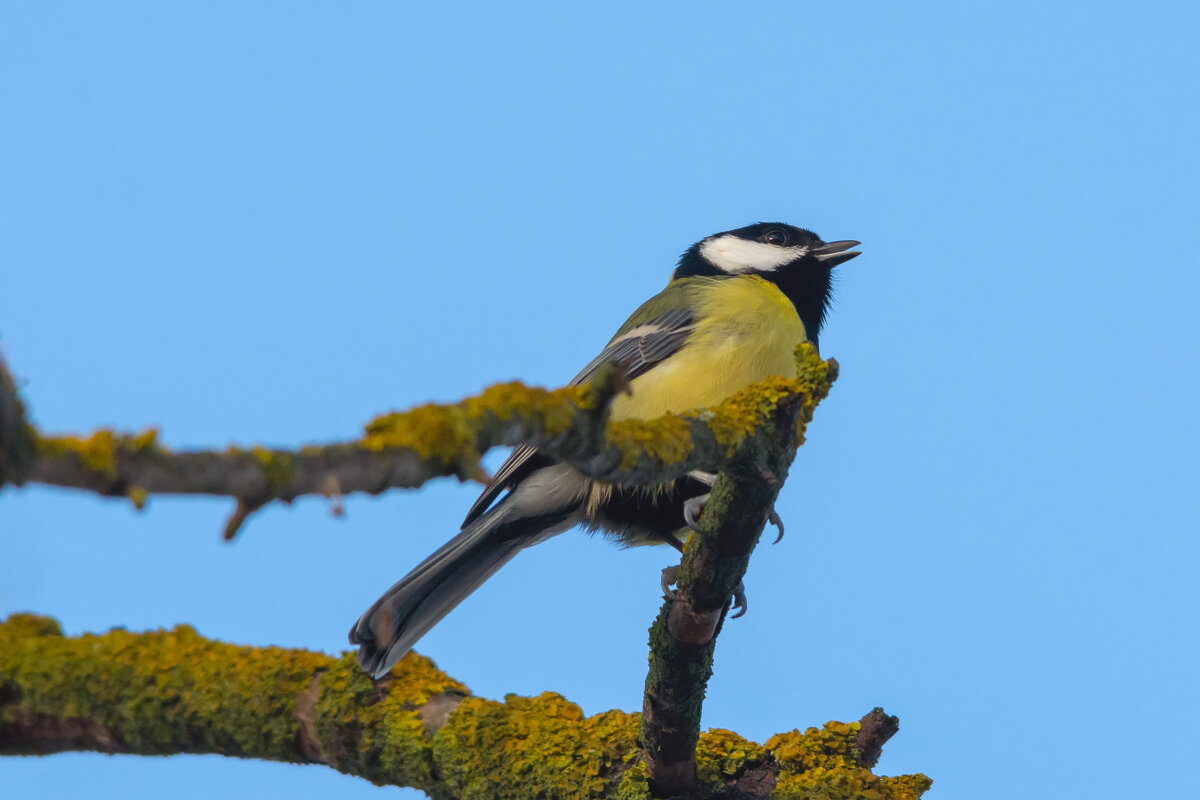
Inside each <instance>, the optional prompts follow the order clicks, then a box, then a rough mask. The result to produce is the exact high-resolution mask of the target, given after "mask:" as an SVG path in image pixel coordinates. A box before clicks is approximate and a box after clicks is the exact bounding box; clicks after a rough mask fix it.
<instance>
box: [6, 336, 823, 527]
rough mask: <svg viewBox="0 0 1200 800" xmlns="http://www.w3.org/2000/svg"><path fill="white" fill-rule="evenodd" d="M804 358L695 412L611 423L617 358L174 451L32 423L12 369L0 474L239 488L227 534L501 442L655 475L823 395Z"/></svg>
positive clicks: (134, 493) (469, 458)
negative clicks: (577, 373) (321, 441)
mask: <svg viewBox="0 0 1200 800" xmlns="http://www.w3.org/2000/svg"><path fill="white" fill-rule="evenodd" d="M800 362H801V364H802V365H803V367H804V370H803V371H802V373H801V377H800V378H798V379H795V380H785V379H783V378H775V379H771V380H769V381H765V382H763V383H761V384H755V385H754V386H751V387H747V389H745V390H743V391H742V392H739V393H738V394H737V395H735V396H734V397H732V398H730V399H729V400H727V401H726V402H724V403H722V404H721V405H719V406H717V407H716V408H713V409H701V410H697V411H696V412H694V413H691V414H686V415H668V416H666V417H663V418H661V419H657V420H650V421H635V420H623V421H621V422H617V423H613V424H610V425H607V426H606V421H607V410H608V407H609V405H610V403H611V400H612V398H613V397H614V396H615V394H616V393H617V392H618V391H621V390H623V389H624V388H625V387H626V384H625V382H624V378H623V376H622V374H621V372H620V370H619V369H616V368H614V367H609V368H606V369H602V370H601V371H600V373H599V374H598V375H597V376H596V378H595V379H594V380H593V381H592V383H590V384H588V385H587V386H583V387H567V388H564V389H558V390H556V391H546V390H543V389H532V388H528V387H525V386H522V385H521V384H517V383H510V384H502V385H498V386H493V387H491V388H489V389H487V390H485V391H484V392H483V393H482V394H480V395H478V396H477V397H472V398H469V399H467V400H464V401H462V402H460V403H455V404H448V405H432V404H431V405H426V406H421V407H418V408H414V409H412V410H410V411H405V412H402V413H392V414H385V415H383V416H380V417H377V418H376V419H374V420H372V421H371V422H370V423H368V424H367V426H366V430H365V433H364V435H363V436H362V437H361V438H360V439H357V440H355V441H352V442H345V443H338V444H329V445H323V446H309V447H302V448H300V449H298V450H280V449H268V448H264V447H254V448H248V449H247V448H237V447H233V448H229V449H227V450H221V451H173V450H171V449H169V448H167V447H164V446H163V445H162V444H161V443H160V441H159V439H158V434H157V431H155V430H153V429H151V430H147V431H145V432H143V433H140V434H129V433H118V432H116V431H112V430H107V429H104V430H99V431H96V432H95V433H92V434H91V435H89V436H86V437H76V436H49V435H44V434H41V433H39V432H38V431H36V430H35V429H33V428H32V427H31V426H29V425H28V424H27V422H26V420H25V419H24V412H23V410H22V408H21V405H20V401H19V398H18V397H17V395H16V392H15V389H13V387H12V385H11V381H8V382H7V383H6V384H4V385H2V386H0V485H2V484H3V482H4V481H7V482H11V483H16V484H21V483H23V482H25V481H34V482H39V483H46V484H52V485H55V486H66V487H72V488H78V489H85V490H89V491H93V492H97V493H99V494H102V495H108V496H128V497H129V498H130V499H132V500H133V502H134V503H136V504H137V505H138V506H139V507H140V506H141V504H142V503H144V502H145V500H146V498H147V497H148V496H150V495H154V494H207V495H224V496H228V497H234V498H237V499H238V509H237V511H236V512H235V514H234V516H233V518H232V519H231V520H230V524H229V525H228V526H227V528H226V535H227V537H228V536H232V535H233V533H234V532H235V531H236V529H237V528H238V526H239V525H240V524H241V522H242V521H243V520H244V519H245V518H246V516H247V515H248V514H249V513H250V512H252V511H253V510H255V509H257V508H259V507H261V506H262V505H264V504H265V503H267V502H270V501H272V500H284V501H291V500H293V499H294V498H296V497H299V496H301V495H308V494H319V495H325V496H335V497H336V496H341V495H343V494H349V493H352V492H372V493H377V492H382V491H384V490H387V489H390V488H413V487H417V486H420V485H422V484H423V483H424V482H425V481H427V480H430V479H431V478H435V477H439V476H446V475H453V476H457V477H459V478H460V479H464V478H482V477H485V476H483V474H482V470H481V469H480V466H479V459H480V457H481V455H482V454H483V453H484V452H486V451H487V450H488V449H489V448H491V447H495V446H500V445H515V444H530V445H534V446H536V447H539V448H541V449H542V450H543V451H544V452H545V453H547V454H548V455H551V456H553V457H555V458H558V459H560V460H562V461H565V462H567V463H570V464H572V465H574V466H576V467H578V468H579V469H580V470H582V471H583V472H585V473H587V474H588V475H590V476H592V477H595V478H597V479H599V480H603V481H606V482H610V483H626V484H658V483H664V482H667V481H670V480H673V479H676V478H679V477H681V476H682V475H684V474H686V473H687V472H689V471H691V470H693V469H705V470H709V471H715V470H718V469H720V468H721V467H723V466H724V465H725V464H726V463H727V462H728V461H729V459H730V458H731V457H732V456H733V454H734V453H735V452H736V451H737V450H738V448H739V447H740V446H741V445H742V443H743V442H745V441H746V440H747V439H753V438H755V437H756V436H757V433H758V432H759V430H760V429H761V428H762V427H763V426H764V425H766V424H767V423H768V421H769V420H770V419H771V418H772V414H773V413H774V410H775V408H776V407H777V406H778V405H779V404H780V403H785V402H790V400H789V398H795V397H797V396H800V397H802V398H810V399H811V398H814V397H819V396H823V394H824V392H825V391H828V382H829V381H830V380H831V379H832V375H833V370H832V369H831V366H830V365H832V364H833V362H832V361H830V362H824V361H821V359H820V357H819V356H817V354H816V351H815V350H814V349H813V348H812V347H811V345H803V346H802V349H801V357H800ZM6 374H7V373H5V375H6ZM805 402H808V401H807V400H806V401H805ZM7 431H13V432H16V433H17V434H19V435H15V436H13V435H9V434H8V433H6V432H7Z"/></svg>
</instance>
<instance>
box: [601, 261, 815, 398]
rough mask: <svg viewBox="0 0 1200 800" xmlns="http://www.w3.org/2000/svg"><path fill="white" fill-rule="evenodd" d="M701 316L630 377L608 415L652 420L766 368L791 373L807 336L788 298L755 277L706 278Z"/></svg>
mask: <svg viewBox="0 0 1200 800" xmlns="http://www.w3.org/2000/svg"><path fill="white" fill-rule="evenodd" d="M698 301H699V302H697V304H696V311H697V318H698V319H699V320H700V323H699V324H698V325H697V326H696V330H695V332H693V334H692V335H691V337H690V338H689V339H688V340H687V343H686V344H684V346H683V347H682V348H681V349H680V350H679V352H677V353H675V354H674V355H672V356H670V357H669V358H668V359H667V360H666V361H664V362H663V363H662V364H660V365H658V366H657V367H654V368H653V369H651V370H650V371H649V372H647V373H646V374H644V375H640V376H638V377H637V378H635V379H634V380H633V381H632V383H631V386H630V389H631V394H630V395H629V396H620V397H618V398H617V400H616V401H615V402H614V403H613V408H612V415H611V417H610V418H611V419H613V420H619V419H628V418H631V417H632V418H638V419H652V418H654V417H659V416H662V415H663V414H666V413H668V412H676V413H678V412H682V411H689V410H692V409H696V408H704V407H711V406H715V405H717V404H718V403H720V402H721V401H722V400H724V399H725V398H727V397H729V396H730V395H732V394H733V393H735V392H737V391H738V390H740V389H744V388H745V387H746V386H748V385H749V384H751V383H756V382H757V381H761V380H764V379H766V378H768V377H770V376H772V375H782V376H785V377H794V376H795V374H796V362H795V358H794V353H795V349H796V345H797V344H798V343H799V342H802V341H804V340H805V339H807V338H808V336H807V334H806V333H805V331H804V324H803V323H802V322H801V321H800V317H799V315H798V314H797V313H796V309H795V307H794V306H793V305H792V303H791V301H790V300H788V299H787V297H786V296H784V294H783V292H781V291H779V289H778V288H776V286H775V285H774V284H773V283H771V282H770V281H767V280H764V279H762V278H759V277H757V276H749V275H747V276H743V277H738V278H722V279H714V280H712V281H707V282H705V283H704V284H703V286H702V287H701V288H700V289H699V293H698Z"/></svg>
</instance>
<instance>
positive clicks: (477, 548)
mask: <svg viewBox="0 0 1200 800" xmlns="http://www.w3.org/2000/svg"><path fill="white" fill-rule="evenodd" d="M858 244H859V243H858V242H855V241H838V242H823V241H821V239H820V238H818V237H817V235H816V234H814V233H812V232H811V231H807V230H804V229H802V228H795V227H792V226H791V225H785V224H783V223H778V222H773V223H759V224H757V225H750V226H748V227H745V228H738V229H737V230H732V231H725V232H723V233H717V234H714V235H712V236H709V237H707V238H705V239H702V240H701V241H699V242H697V243H696V244H694V245H692V246H691V247H690V248H688V250H687V251H686V252H685V253H684V254H683V255H682V256H681V257H680V259H679V263H678V265H677V266H676V267H675V271H674V273H673V274H672V275H671V280H670V281H669V282H668V283H667V286H666V288H665V289H663V290H662V291H661V292H659V293H658V294H657V295H655V296H654V297H652V298H650V299H649V300H647V301H646V302H645V303H643V304H642V306H641V307H640V308H638V310H637V311H635V312H633V315H632V316H631V317H629V319H627V320H626V321H625V324H624V325H622V326H621V327H620V329H619V330H618V331H617V333H616V335H615V336H614V337H613V338H612V340H611V341H610V342H609V343H608V346H607V347H605V348H604V350H603V351H602V352H601V353H600V355H599V356H597V357H596V358H595V359H594V360H593V361H592V362H591V363H590V364H588V365H587V366H586V367H584V368H583V371H582V372H580V373H579V374H578V375H577V376H576V377H575V379H574V380H573V381H572V383H573V384H580V383H584V382H586V381H587V380H588V379H589V378H591V377H592V376H593V375H594V374H595V372H596V370H597V369H599V367H600V366H601V365H602V364H604V363H605V362H608V361H614V362H618V363H620V364H621V365H622V366H623V367H624V369H625V371H626V374H627V376H628V378H629V388H630V394H629V395H627V396H626V395H622V396H619V397H617V398H616V400H614V401H613V404H612V410H611V415H610V419H612V420H620V419H628V418H636V419H653V418H655V417H659V416H662V415H663V414H666V413H668V412H682V411H688V410H692V409H697V408H702V407H706V406H714V405H716V404H718V403H720V402H721V401H722V400H724V399H725V398H727V397H729V396H730V395H732V394H734V393H735V392H737V391H738V390H740V389H742V388H745V387H746V386H747V385H749V384H751V383H755V382H757V381H761V380H764V379H766V378H768V377H770V376H772V375H784V376H794V375H795V373H796V367H795V360H794V351H795V347H796V344H797V343H798V342H802V341H805V340H808V341H811V342H812V343H813V344H814V345H815V344H817V337H818V334H819V333H820V331H821V325H822V324H823V323H824V321H825V314H826V311H827V310H828V308H829V301H830V288H831V272H832V270H833V268H834V267H835V266H837V265H838V264H841V263H843V262H846V261H849V260H850V259H852V258H854V257H855V256H857V255H859V253H858V251H855V250H851V249H850V248H852V247H855V246H856V245H858ZM710 481H711V477H710V476H705V475H704V474H703V473H700V474H695V473H693V475H692V476H689V477H686V478H684V479H682V480H678V481H675V482H674V483H672V484H671V485H669V486H663V487H649V488H645V487H642V488H635V487H622V486H614V485H609V484H602V483H599V482H597V481H594V480H591V479H590V478H587V477H585V476H584V475H583V474H582V473H580V472H578V471H577V470H575V469H574V468H572V467H570V466H567V465H565V464H561V463H557V462H555V461H554V460H553V459H552V458H550V457H548V456H546V455H543V454H542V453H540V452H538V450H537V449H536V448H533V447H518V448H516V449H515V450H514V451H513V453H512V454H511V455H510V456H509V458H508V460H507V461H505V462H504V464H503V466H501V467H500V469H499V470H498V471H497V472H496V475H495V477H493V478H492V480H491V482H490V483H489V484H488V486H487V488H486V489H484V491H483V494H481V495H480V496H479V499H478V500H476V501H475V505H473V506H472V507H471V510H470V511H469V512H468V513H467V518H466V520H464V522H463V525H462V529H461V530H460V531H459V533H458V535H457V536H455V537H454V538H453V539H451V540H450V541H449V542H447V543H446V544H444V545H442V547H440V548H439V549H438V550H437V552H435V553H434V554H433V555H431V556H429V558H427V559H425V560H424V561H422V562H421V563H420V564H418V565H417V566H416V568H414V569H413V571H412V572H410V573H409V574H408V575H406V576H405V577H404V578H403V579H402V580H401V581H400V582H399V583H397V584H396V585H395V586H393V587H392V588H391V589H388V590H387V592H385V593H384V595H383V596H382V597H380V598H379V599H378V600H376V601H375V604H374V605H372V606H371V607H370V608H369V609H368V610H367V612H366V613H365V614H363V615H362V617H361V618H359V620H358V622H356V623H355V624H354V627H353V628H352V629H351V630H350V643H351V644H356V645H359V651H358V663H359V664H360V665H362V668H363V669H364V670H366V671H367V672H369V673H370V674H371V675H373V676H375V677H377V678H378V677H381V676H383V675H385V674H386V673H387V672H388V671H390V670H391V668H392V665H394V664H395V663H396V662H397V661H399V660H400V658H401V657H402V656H403V655H404V654H405V653H407V652H408V651H409V649H411V648H412V646H413V645H414V644H416V642H417V640H418V639H420V638H421V637H422V636H424V635H425V634H426V633H427V632H428V631H429V629H430V628H432V627H433V626H434V625H435V624H437V622H438V621H439V620H441V619H442V617H444V616H446V614H448V613H450V611H451V610H452V609H453V608H454V607H455V606H457V605H458V604H459V603H461V602H462V601H463V600H464V599H465V598H466V597H467V595H469V594H471V592H473V591H475V589H477V588H478V587H479V586H480V585H482V584H483V582H484V581H486V580H487V579H488V578H489V577H491V575H492V574H493V573H495V572H496V570H498V569H500V567H502V566H503V565H504V564H505V563H507V562H508V560H509V559H511V558H512V557H513V556H515V555H516V554H517V553H518V552H519V551H521V550H522V549H524V548H526V547H529V546H530V545H534V544H537V543H538V542H542V541H545V540H546V539H549V538H550V537H551V536H554V535H555V534H558V533H562V532H563V531H566V530H568V529H570V528H573V527H575V526H576V525H583V526H584V527H585V528H587V529H589V530H591V531H597V530H598V531H603V532H604V533H606V534H607V535H609V536H610V537H612V538H614V539H616V540H617V541H618V542H620V543H621V544H624V545H635V544H650V543H659V544H661V543H670V544H674V545H675V546H676V547H677V548H678V547H680V546H681V545H680V543H679V540H678V539H677V538H676V534H677V533H678V532H679V531H680V530H684V531H686V528H685V516H686V517H688V518H690V517H691V508H694V506H693V507H691V508H689V509H688V513H687V514H685V508H687V507H688V501H689V500H691V499H693V498H696V497H697V496H700V495H703V494H704V493H705V492H707V491H708V486H707V485H706V484H707V483H708V482H710ZM502 494H503V496H501V495H502Z"/></svg>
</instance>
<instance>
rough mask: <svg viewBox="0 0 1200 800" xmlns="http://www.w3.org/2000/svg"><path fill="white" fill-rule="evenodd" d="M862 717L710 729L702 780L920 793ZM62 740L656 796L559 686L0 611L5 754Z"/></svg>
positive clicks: (842, 794)
mask: <svg viewBox="0 0 1200 800" xmlns="http://www.w3.org/2000/svg"><path fill="white" fill-rule="evenodd" d="M857 726H858V723H851V724H842V723H829V724H828V725H826V726H825V727H824V728H823V729H816V728H810V729H809V730H808V731H806V732H805V733H799V732H797V731H792V732H791V733H787V734H780V735H778V736H775V737H772V738H771V739H770V740H768V742H767V743H766V745H760V744H757V743H755V742H751V741H748V740H746V739H743V738H742V737H740V736H738V735H737V734H735V733H732V732H730V731H724V730H712V731H709V732H707V733H705V734H703V735H702V736H701V737H700V742H699V745H698V747H697V759H698V762H699V771H700V775H701V784H700V794H698V795H697V797H705V798H710V797H722V796H724V797H727V796H730V795H731V790H732V789H733V787H737V788H738V791H739V792H740V793H741V794H740V796H743V797H746V798H760V797H761V798H763V800H765V798H767V797H783V798H799V797H814V798H829V799H830V800H832V799H833V798H837V799H838V800H853V799H857V800H869V799H874V800H915V798H916V797H919V795H920V793H921V792H923V791H924V790H925V788H927V787H928V785H929V781H928V779H927V778H925V777H924V776H921V775H915V776H901V777H898V778H881V777H878V776H875V775H874V774H873V773H871V772H870V771H869V770H868V769H867V768H866V767H865V766H864V765H863V764H862V762H861V761H860V760H859V758H858V756H857V755H856V750H855V747H854V735H855V733H857ZM67 750H99V751H101V752H110V753H121V752H124V753H144V754H156V755H169V754H172V753H219V754H223V755H236V756H242V757H246V758H263V759H270V760H277V761H292V762H305V763H325V764H329V765H330V766H332V767H334V768H335V769H338V770H340V771H342V772H345V773H348V774H351V775H358V776H361V777H363V778H366V779H368V780H371V781H373V782H375V783H379V784H389V785H400V786H413V787H416V788H418V789H420V790H422V791H424V792H427V793H429V794H430V795H431V796H435V797H454V798H460V800H468V799H470V798H488V800H504V799H505V798H521V800H525V798H529V797H542V798H596V799H597V800H600V799H602V798H621V800H649V798H650V793H649V785H648V783H647V778H646V770H645V767H644V765H643V764H642V762H641V760H640V758H641V755H640V750H639V744H638V715H637V714H629V713H626V712H622V711H606V712H603V713H600V714H595V715H593V716H590V717H588V716H585V715H584V714H583V712H582V711H581V710H580V708H579V706H578V705H576V704H575V703H572V702H570V701H569V700H567V699H565V698H564V697H562V696H561V695H557V694H554V693H550V692H547V693H545V694H542V695H539V696H537V697H518V696H516V695H509V696H508V697H506V698H505V699H504V701H503V702H499V701H495V700H487V699H484V698H479V697H472V696H470V694H469V692H468V691H467V690H466V688H465V687H464V686H463V685H462V684H460V683H459V682H457V681H455V680H453V679H452V678H450V677H448V676H447V675H446V674H445V673H443V672H441V671H440V670H438V669H437V667H436V666H435V665H434V664H433V662H432V661H430V660H429V659H427V658H424V657H422V656H419V655H417V654H416V653H410V654H408V655H407V656H405V658H403V659H402V660H401V661H400V663H399V664H397V665H396V667H395V668H394V669H393V671H392V673H391V675H389V676H388V677H387V678H386V679H384V680H383V681H380V682H375V681H372V680H371V679H370V678H369V677H367V676H366V675H364V674H363V673H362V671H361V670H360V669H358V667H357V665H356V663H355V661H354V658H353V656H352V655H350V654H345V655H343V656H340V657H332V656H327V655H323V654H320V653H313V652H309V651H305V650H289V649H285V648H279V647H246V646H236V645H230V644H224V643H221V642H216V641H213V640H210V639H207V638H205V637H203V636H201V635H200V634H198V633H197V632H196V631H195V630H194V629H193V628H191V627H190V626H186V625H181V626H179V627H176V628H174V629H172V630H159V631H149V632H146V633H131V632H129V631H125V630H113V631H110V632H108V633H105V634H101V635H92V634H84V635H82V636H72V637H67V636H64V635H63V633H62V630H61V628H60V627H59V625H58V623H57V622H55V621H54V620H52V619H49V618H47V617H39V616H34V615H32V614H14V615H13V616H11V617H9V618H8V619H7V620H6V621H4V622H2V623H0V754H15V753H51V752H61V751H67ZM840 787H842V788H840ZM843 788H844V789H845V790H844V791H843ZM802 792H808V794H804V793H802Z"/></svg>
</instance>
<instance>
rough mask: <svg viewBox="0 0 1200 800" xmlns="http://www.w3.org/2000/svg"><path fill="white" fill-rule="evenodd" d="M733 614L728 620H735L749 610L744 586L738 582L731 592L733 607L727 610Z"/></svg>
mask: <svg viewBox="0 0 1200 800" xmlns="http://www.w3.org/2000/svg"><path fill="white" fill-rule="evenodd" d="M729 610H730V611H732V612H734V613H733V615H732V616H731V617H730V619H737V618H738V617H740V616H742V615H743V614H745V613H746V612H747V611H748V610H750V602H749V601H748V600H747V599H746V584H744V583H742V582H741V581H738V585H737V586H736V587H734V590H733V605H732V606H731V607H730V609H729Z"/></svg>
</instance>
